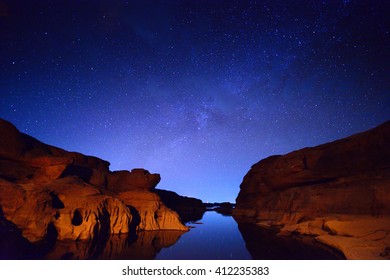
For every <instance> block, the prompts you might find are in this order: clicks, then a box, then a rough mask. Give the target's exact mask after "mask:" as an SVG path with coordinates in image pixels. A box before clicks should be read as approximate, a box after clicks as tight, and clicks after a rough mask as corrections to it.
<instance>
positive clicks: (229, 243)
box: [157, 211, 251, 260]
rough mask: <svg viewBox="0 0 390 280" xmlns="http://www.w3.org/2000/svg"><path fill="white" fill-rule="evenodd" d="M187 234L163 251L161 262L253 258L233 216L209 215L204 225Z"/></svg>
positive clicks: (208, 213) (203, 222) (206, 214)
mask: <svg viewBox="0 0 390 280" xmlns="http://www.w3.org/2000/svg"><path fill="white" fill-rule="evenodd" d="M189 225H190V226H195V227H194V228H191V230H190V232H188V233H186V234H184V235H183V236H182V237H181V238H180V239H179V241H178V242H177V243H176V244H175V246H172V247H170V248H168V249H164V250H162V251H161V252H160V253H159V254H158V255H157V259H168V260H172V259H180V260H205V259H208V260H230V259H231V260H247V259H251V255H250V254H249V252H248V251H247V250H246V248H245V242H244V240H243V239H242V236H241V234H240V232H239V231H238V227H237V223H236V222H235V221H234V219H233V218H232V217H231V216H223V215H221V214H218V213H216V212H209V211H208V212H206V213H205V214H204V215H203V219H202V223H201V224H193V225H191V224H189Z"/></svg>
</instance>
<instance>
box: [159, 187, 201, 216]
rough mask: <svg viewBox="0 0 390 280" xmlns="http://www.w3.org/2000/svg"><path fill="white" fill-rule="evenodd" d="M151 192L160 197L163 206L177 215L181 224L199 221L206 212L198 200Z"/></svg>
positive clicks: (165, 192) (170, 193) (164, 192)
mask: <svg viewBox="0 0 390 280" xmlns="http://www.w3.org/2000/svg"><path fill="white" fill-rule="evenodd" d="M153 192H155V193H156V194H158V196H159V197H161V200H162V202H163V203H164V204H165V205H167V206H168V207H169V208H171V209H172V210H174V211H175V212H177V213H178V214H179V216H180V218H181V220H182V222H183V223H187V222H194V221H198V220H201V219H202V217H203V214H204V212H205V211H206V206H205V205H204V204H203V202H202V200H200V199H197V198H193V197H187V196H181V195H178V194H177V193H175V192H172V191H167V190H160V189H155V190H154V191H153Z"/></svg>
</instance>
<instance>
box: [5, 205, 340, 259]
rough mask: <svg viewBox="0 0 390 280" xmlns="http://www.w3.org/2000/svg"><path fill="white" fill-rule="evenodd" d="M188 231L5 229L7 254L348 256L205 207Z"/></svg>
mask: <svg viewBox="0 0 390 280" xmlns="http://www.w3.org/2000/svg"><path fill="white" fill-rule="evenodd" d="M187 225H188V226H191V229H190V231H189V232H183V231H144V232H139V233H138V236H136V237H135V236H128V235H113V236H110V237H108V238H106V239H103V240H99V241H98V242H91V241H76V242H75V241H68V242H64V241H57V242H55V243H54V244H43V245H44V246H42V245H39V246H38V245H31V244H27V243H26V242H24V241H23V240H22V241H23V242H21V240H19V239H15V234H11V235H10V236H8V237H7V235H1V234H0V236H3V237H4V238H2V240H1V241H2V242H0V245H1V244H3V245H4V244H5V245H7V246H0V249H1V250H0V258H2V259H112V260H119V259H126V260H134V259H136V260H141V259H157V260H163V259H165V260H175V259H179V260H186V259H187V260H202V259H216V260H218V259H220V260H229V259H232V260H248V259H272V260H274V259H275V260H277V259H282V260H286V259H309V260H310V259H343V258H344V257H343V255H342V254H340V253H338V252H335V251H334V250H332V249H330V248H328V247H326V246H324V245H321V244H319V243H316V242H315V241H314V240H313V238H301V237H288V238H287V237H278V236H277V235H276V234H275V232H273V231H270V230H265V229H261V228H259V227H258V226H256V225H255V224H253V223H247V222H241V221H240V222H238V223H237V222H236V221H235V220H234V219H233V217H231V216H223V215H221V214H218V213H216V212H213V211H211V212H205V213H204V215H203V218H202V219H201V220H200V221H198V222H196V223H192V224H191V223H189V224H187Z"/></svg>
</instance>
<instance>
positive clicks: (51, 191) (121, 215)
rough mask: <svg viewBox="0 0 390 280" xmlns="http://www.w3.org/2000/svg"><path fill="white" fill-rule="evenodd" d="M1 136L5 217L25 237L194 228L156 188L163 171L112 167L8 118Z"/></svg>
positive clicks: (0, 194) (0, 124)
mask: <svg viewBox="0 0 390 280" xmlns="http://www.w3.org/2000/svg"><path fill="white" fill-rule="evenodd" d="M0 135H1V137H0V217H1V218H2V219H5V220H6V221H7V222H5V223H9V222H10V223H12V224H13V225H14V226H15V228H17V229H18V231H20V233H21V235H22V238H25V239H27V240H28V241H30V242H36V241H39V240H43V239H52V240H53V239H54V240H57V239H58V240H66V239H71V240H85V239H95V238H100V237H101V236H108V235H112V234H121V233H126V234H127V233H130V234H133V233H134V234H135V233H136V232H139V231H143V230H179V231H187V230H188V228H187V227H186V226H184V225H183V224H182V222H181V221H180V218H179V216H178V214H177V213H176V212H175V211H173V210H171V209H169V208H168V207H166V206H165V205H164V203H163V202H162V201H161V199H160V197H159V196H158V194H156V193H154V192H152V191H153V189H154V188H155V187H156V185H157V184H158V183H159V181H160V175H158V174H150V173H149V172H148V171H147V170H143V169H133V170H132V171H131V172H130V171H116V172H111V171H110V170H109V162H107V161H104V160H102V159H99V158H96V157H92V156H86V155H83V154H80V153H75V152H68V151H65V150H63V149H60V148H57V147H53V146H50V145H47V144H44V143H42V142H40V141H38V140H37V139H35V138H33V137H31V136H28V135H26V134H23V133H21V132H20V131H19V130H18V129H17V128H16V127H15V126H14V125H12V124H11V123H9V122H7V121H5V120H2V119H0ZM2 224H4V223H2ZM0 225H1V224H0ZM9 228H12V227H9ZM4 230H5V229H4Z"/></svg>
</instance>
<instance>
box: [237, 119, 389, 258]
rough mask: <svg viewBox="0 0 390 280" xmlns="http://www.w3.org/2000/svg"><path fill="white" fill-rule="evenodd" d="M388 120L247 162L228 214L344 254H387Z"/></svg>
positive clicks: (363, 255) (354, 256) (387, 255)
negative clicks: (341, 136)
mask: <svg viewBox="0 0 390 280" xmlns="http://www.w3.org/2000/svg"><path fill="white" fill-rule="evenodd" d="M389 143H390V122H387V123H384V124H383V125H381V126H379V127H377V128H374V129H372V130H369V131H367V132H363V133H359V134H356V135H353V136H350V137H348V138H344V139H341V140H338V141H334V142H331V143H327V144H323V145H320V146H317V147H312V148H304V149H302V150H298V151H294V152H291V153H289V154H286V155H283V156H271V157H269V158H266V159H264V160H261V161H260V162H258V163H256V164H255V165H253V166H252V168H251V170H250V171H249V172H248V173H247V174H246V176H245V177H244V179H243V182H242V184H241V186H240V189H241V190H240V193H239V195H238V197H237V199H236V202H237V206H236V208H235V210H234V216H235V218H236V219H237V220H240V219H241V218H242V217H251V218H252V219H253V220H255V221H256V222H257V223H258V225H261V226H265V227H269V226H278V227H280V234H282V235H288V234H290V233H294V232H295V233H299V234H305V235H312V236H315V237H316V239H317V240H318V241H320V242H323V243H326V244H328V245H330V246H332V247H335V248H337V249H339V250H341V251H342V252H343V253H344V255H345V256H346V257H347V258H349V259H382V258H385V259H389V258H390V256H389V251H390V249H389V248H390V148H389Z"/></svg>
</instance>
